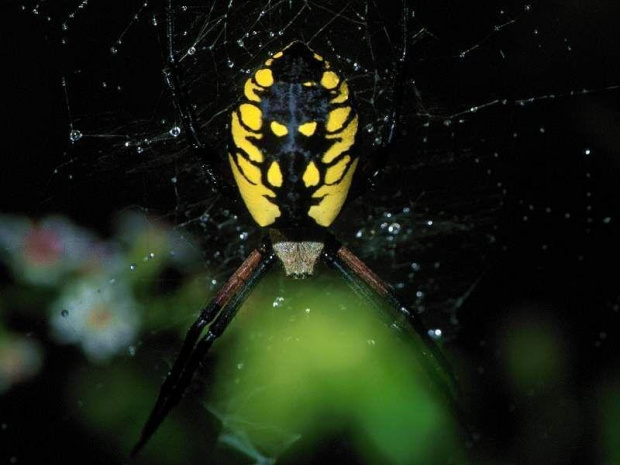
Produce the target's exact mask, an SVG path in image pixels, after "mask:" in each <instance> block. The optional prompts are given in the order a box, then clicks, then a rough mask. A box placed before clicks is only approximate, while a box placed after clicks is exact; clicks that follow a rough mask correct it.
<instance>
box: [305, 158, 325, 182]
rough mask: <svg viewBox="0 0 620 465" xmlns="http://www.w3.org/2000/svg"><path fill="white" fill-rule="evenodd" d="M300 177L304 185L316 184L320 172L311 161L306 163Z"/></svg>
mask: <svg viewBox="0 0 620 465" xmlns="http://www.w3.org/2000/svg"><path fill="white" fill-rule="evenodd" d="M302 179H303V181H304V185H305V186H306V187H312V186H316V185H317V184H318V183H319V182H320V181H321V174H320V173H319V169H318V168H317V167H316V165H315V164H314V162H313V161H311V162H310V163H308V167H307V168H306V171H304V175H303V177H302Z"/></svg>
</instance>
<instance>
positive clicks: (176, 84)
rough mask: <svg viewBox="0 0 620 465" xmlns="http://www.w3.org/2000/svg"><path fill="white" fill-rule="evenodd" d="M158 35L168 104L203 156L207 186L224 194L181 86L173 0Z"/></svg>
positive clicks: (222, 182) (224, 185)
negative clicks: (176, 51)
mask: <svg viewBox="0 0 620 465" xmlns="http://www.w3.org/2000/svg"><path fill="white" fill-rule="evenodd" d="M160 31H161V32H162V36H163V37H162V41H163V43H164V44H165V53H164V62H165V66H164V69H163V74H164V79H165V81H166V84H167V85H168V89H169V90H170V95H171V96H172V102H173V105H174V108H175V110H176V111H177V113H178V114H179V115H180V116H181V126H182V130H183V131H184V132H185V133H186V134H187V137H188V139H189V141H190V143H191V145H192V147H193V148H194V149H195V150H198V151H200V152H203V153H205V154H206V155H207V156H206V157H204V158H205V159H206V160H207V161H208V163H206V165H205V166H204V173H205V174H206V176H207V178H208V181H209V185H210V186H211V188H212V189H213V190H214V191H216V192H222V193H228V192H229V191H230V188H231V186H230V185H229V184H228V183H227V182H226V179H227V178H226V177H224V176H218V173H216V171H215V168H214V165H215V163H214V162H215V160H217V154H216V153H215V151H214V150H213V149H212V148H211V147H209V146H208V145H206V144H205V143H204V142H202V140H201V139H200V137H199V136H198V130H197V124H196V121H195V116H194V112H193V110H192V108H191V107H190V105H189V104H188V99H187V95H186V93H185V89H184V88H183V85H182V84H181V74H182V72H181V67H180V66H179V63H178V60H177V57H176V54H175V51H174V33H175V19H174V12H173V0H167V2H166V7H165V28H164V29H163V31H162V30H161V29H160Z"/></svg>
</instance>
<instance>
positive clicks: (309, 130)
mask: <svg viewBox="0 0 620 465" xmlns="http://www.w3.org/2000/svg"><path fill="white" fill-rule="evenodd" d="M316 126H317V123H316V121H309V122H308V123H304V124H300V125H299V128H298V130H299V132H300V133H302V134H303V135H304V136H306V137H310V136H311V135H313V134H314V133H315V131H316Z"/></svg>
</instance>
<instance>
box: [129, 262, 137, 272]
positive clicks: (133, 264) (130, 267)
mask: <svg viewBox="0 0 620 465" xmlns="http://www.w3.org/2000/svg"><path fill="white" fill-rule="evenodd" d="M136 268H138V265H136V264H135V263H132V264H131V265H129V269H130V270H131V271H135V270H136Z"/></svg>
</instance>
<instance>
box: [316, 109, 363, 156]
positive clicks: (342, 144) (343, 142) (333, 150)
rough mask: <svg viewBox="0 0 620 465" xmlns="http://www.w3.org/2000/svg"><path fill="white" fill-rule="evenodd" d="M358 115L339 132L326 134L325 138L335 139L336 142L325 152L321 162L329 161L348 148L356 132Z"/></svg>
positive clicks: (352, 142) (351, 144)
mask: <svg viewBox="0 0 620 465" xmlns="http://www.w3.org/2000/svg"><path fill="white" fill-rule="evenodd" d="M357 123H358V117H357V115H355V117H354V118H353V119H352V120H351V122H350V123H349V124H348V125H347V126H346V127H345V128H344V130H343V131H342V132H340V133H336V134H328V135H327V136H326V138H327V139H336V142H334V144H333V145H332V146H331V147H330V148H329V149H328V150H327V151H326V152H325V154H324V155H323V158H322V159H321V161H322V162H323V163H331V162H332V161H334V160H335V159H336V158H337V157H338V155H340V154H341V153H343V152H346V151H347V150H349V149H350V148H351V147H352V146H353V144H354V143H355V134H357Z"/></svg>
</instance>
